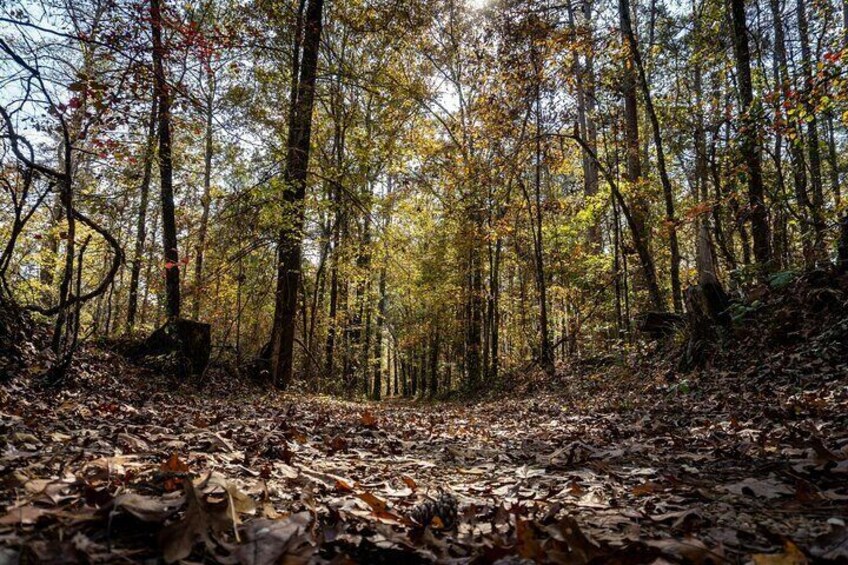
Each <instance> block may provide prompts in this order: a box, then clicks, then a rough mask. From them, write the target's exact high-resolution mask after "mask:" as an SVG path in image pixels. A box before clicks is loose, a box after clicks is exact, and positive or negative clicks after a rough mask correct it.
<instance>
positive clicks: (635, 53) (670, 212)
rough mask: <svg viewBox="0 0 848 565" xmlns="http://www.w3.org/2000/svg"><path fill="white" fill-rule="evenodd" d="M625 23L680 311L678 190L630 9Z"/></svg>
mask: <svg viewBox="0 0 848 565" xmlns="http://www.w3.org/2000/svg"><path fill="white" fill-rule="evenodd" d="M625 1H626V0H625ZM621 26H622V30H623V31H624V35H625V36H626V39H627V41H628V43H629V45H630V57H631V59H632V61H633V64H634V65H635V66H636V71H637V73H638V75H639V82H640V83H641V86H642V95H643V96H644V97H645V108H646V110H647V111H648V119H649V120H650V122H651V129H652V131H653V134H654V145H655V147H656V152H657V169H658V170H659V173H660V182H661V183H662V187H663V198H664V200H665V221H666V224H667V225H666V227H667V229H668V244H669V249H670V251H671V296H672V302H673V304H674V311H675V312H678V313H680V312H683V292H682V290H681V288H680V248H679V246H678V243H677V219H676V218H675V217H674V192H673V188H672V186H671V179H670V178H669V176H668V171H667V170H666V162H665V152H664V151H663V142H662V135H661V132H660V122H659V119H658V118H657V112H656V109H655V108H654V103H653V99H652V98H651V89H650V87H649V86H648V78H647V76H646V75H645V66H644V65H643V64H642V55H641V53H640V52H639V45H638V44H637V42H636V35H635V34H634V32H633V25H632V23H631V21H630V10H622V11H621Z"/></svg>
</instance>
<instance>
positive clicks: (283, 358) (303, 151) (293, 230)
mask: <svg viewBox="0 0 848 565" xmlns="http://www.w3.org/2000/svg"><path fill="white" fill-rule="evenodd" d="M154 1H157V0H154ZM322 8H323V0H309V5H308V6H307V8H306V17H305V21H304V36H303V60H302V61H301V63H300V69H299V71H300V72H299V79H298V81H297V88H296V90H295V92H294V94H295V96H293V97H292V104H293V111H292V112H291V120H290V127H289V135H288V143H287V153H286V170H285V176H284V178H285V189H284V193H283V202H284V204H285V210H286V212H288V213H290V214H291V217H290V218H289V223H290V224H291V225H289V226H286V227H284V228H283V229H281V230H280V235H279V240H278V246H277V249H278V257H277V263H278V266H277V289H276V304H275V309H274V327H273V330H272V334H271V335H272V353H271V374H272V379H273V382H274V384H275V386H277V387H278V388H285V387H287V386H288V385H289V383H290V382H291V380H292V368H293V361H294V333H295V322H296V316H297V296H298V285H299V284H300V268H301V254H302V249H301V248H302V238H303V233H302V232H303V221H304V214H303V200H304V197H305V196H306V175H307V170H308V166H309V144H310V138H311V133H312V106H313V102H314V99H315V75H316V71H317V67H318V48H319V44H320V39H321V15H322V14H321V12H322Z"/></svg>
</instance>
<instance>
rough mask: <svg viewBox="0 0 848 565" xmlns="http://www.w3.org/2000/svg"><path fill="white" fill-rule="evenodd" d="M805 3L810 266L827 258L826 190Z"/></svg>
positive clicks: (801, 10)
mask: <svg viewBox="0 0 848 565" xmlns="http://www.w3.org/2000/svg"><path fill="white" fill-rule="evenodd" d="M804 3H805V0H798V2H797V13H798V36H799V37H798V38H799V40H800V42H801V72H802V74H803V77H804V108H805V110H806V112H807V114H808V116H809V120H808V121H807V144H806V145H807V148H808V152H809V155H810V187H811V188H812V192H813V198H812V202H810V216H811V217H812V219H813V230H814V231H815V240H814V243H813V256H812V257H811V258H810V263H811V264H815V263H817V262H819V261H821V260H822V259H824V256H825V248H824V237H825V233H824V232H825V228H826V226H825V221H824V189H823V184H822V172H821V170H822V165H821V148H820V146H819V125H818V117H817V116H816V109H815V105H814V104H813V103H812V101H811V97H812V87H813V72H812V55H811V53H810V32H809V29H808V27H809V26H808V23H807V9H806V8H805V6H804Z"/></svg>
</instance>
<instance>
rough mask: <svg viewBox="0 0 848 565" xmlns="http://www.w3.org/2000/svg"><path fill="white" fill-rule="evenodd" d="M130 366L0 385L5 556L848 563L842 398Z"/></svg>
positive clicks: (846, 431) (763, 390) (711, 384)
mask: <svg viewBox="0 0 848 565" xmlns="http://www.w3.org/2000/svg"><path fill="white" fill-rule="evenodd" d="M119 363H120V362H119V361H118V360H116V359H111V360H110V364H108V365H107V364H102V365H103V367H106V366H108V367H111V369H110V370H108V371H107V370H106V369H105V368H104V369H103V370H102V371H100V372H98V371H97V370H96V369H93V370H90V371H91V372H90V373H88V374H85V375H81V376H78V378H77V379H76V380H75V383H74V385H73V386H71V387H68V388H67V389H65V390H59V391H57V390H39V389H37V388H35V387H31V386H28V385H24V384H23V383H22V382H20V381H18V382H16V383H15V384H10V385H6V386H4V387H3V388H2V389H0V441H2V452H0V472H2V477H3V479H2V484H1V485H0V487H2V488H1V489H0V503H1V504H2V510H0V547H2V549H0V563H16V562H33V561H34V562H40V563H51V562H52V563H66V562H92V563H106V562H123V563H126V562H141V561H145V560H148V559H156V558H161V559H163V560H164V561H165V562H166V563H174V562H180V561H185V562H195V563H196V562H219V563H227V564H237V563H240V564H251V565H254V564H257V565H258V564H272V563H310V562H313V563H352V562H364V563H430V562H443V563H448V562H449V563H520V562H538V563H604V562H617V563H654V562H658V563H669V562H670V563H725V562H731V563H740V562H754V563H808V562H846V560H848V529H846V515H848V506H847V504H848V463H846V461H848V421H846V412H848V411H846V410H845V408H846V397H848V391H846V389H845V388H844V386H843V388H841V389H838V388H833V387H830V390H831V392H829V393H826V392H825V391H824V389H819V390H817V392H811V389H810V388H809V387H807V388H806V389H804V390H801V389H800V387H798V386H786V387H779V386H775V387H771V388H769V387H757V386H754V385H751V384H746V382H745V381H744V377H742V376H739V377H734V376H732V375H723V376H722V380H721V381H720V382H719V381H709V380H707V379H705V380H704V381H703V382H701V383H694V384H693V385H690V386H691V387H692V389H693V392H691V393H689V394H687V395H684V396H680V395H674V396H670V395H669V393H668V390H669V388H668V387H667V386H666V385H665V384H663V380H662V379H661V378H658V379H653V380H651V377H648V382H647V383H645V386H644V387H643V389H642V390H641V398H640V399H639V400H637V401H628V402H627V403H622V402H621V397H622V396H623V395H624V394H625V393H624V392H623V391H625V390H633V388H634V382H635V381H628V382H621V383H619V384H618V390H619V391H622V392H620V395H621V396H619V397H615V394H617V393H615V391H614V390H613V392H611V393H610V396H609V397H607V398H606V399H598V398H595V397H593V396H592V395H587V394H584V393H585V390H580V389H579V387H580V386H582V385H575V387H572V389H569V390H567V391H564V392H563V394H559V395H557V394H538V395H535V396H532V397H529V398H525V399H523V400H503V399H501V400H499V401H497V402H482V403H477V404H462V403H441V404H438V403H411V402H402V401H387V402H383V403H368V404H362V403H353V402H344V401H340V400H334V399H330V398H325V397H316V396H299V395H293V394H278V393H264V392H261V391H258V390H257V389H251V388H249V387H242V388H239V387H237V386H235V385H232V388H231V389H230V390H216V391H212V390H207V391H204V392H198V391H196V390H194V389H192V388H190V387H188V386H179V387H173V386H170V387H169V386H167V385H166V384H165V383H164V382H163V380H162V379H164V377H161V376H158V375H153V374H152V373H149V372H146V371H144V370H141V369H138V368H135V367H131V366H125V365H120V364H119ZM116 364H119V365H118V366H119V368H120V374H121V375H122V376H121V379H120V380H118V379H117V378H115V377H114V376H110V372H111V371H114V369H115V366H116ZM89 366H90V367H92V366H93V367H96V366H97V364H96V363H92V364H90V365H89ZM587 382H588V381H587ZM819 384H821V383H819ZM591 386H592V385H591V383H589V384H587V385H586V387H591ZM224 388H226V387H224ZM169 389H171V390H173V392H168V393H165V392H163V391H164V390H169ZM586 390H588V388H586ZM810 395H813V396H815V398H816V399H817V401H816V402H815V403H813V404H803V403H799V402H798V401H797V400H798V398H800V397H805V396H810Z"/></svg>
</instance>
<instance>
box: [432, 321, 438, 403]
mask: <svg viewBox="0 0 848 565" xmlns="http://www.w3.org/2000/svg"><path fill="white" fill-rule="evenodd" d="M436 323H437V324H438V321H437V322H436ZM433 334H434V335H433V345H432V346H431V347H430V398H435V397H436V395H437V394H439V341H440V339H439V338H440V335H439V334H440V332H439V327H438V325H437V326H436V328H435V329H434V332H433Z"/></svg>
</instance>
